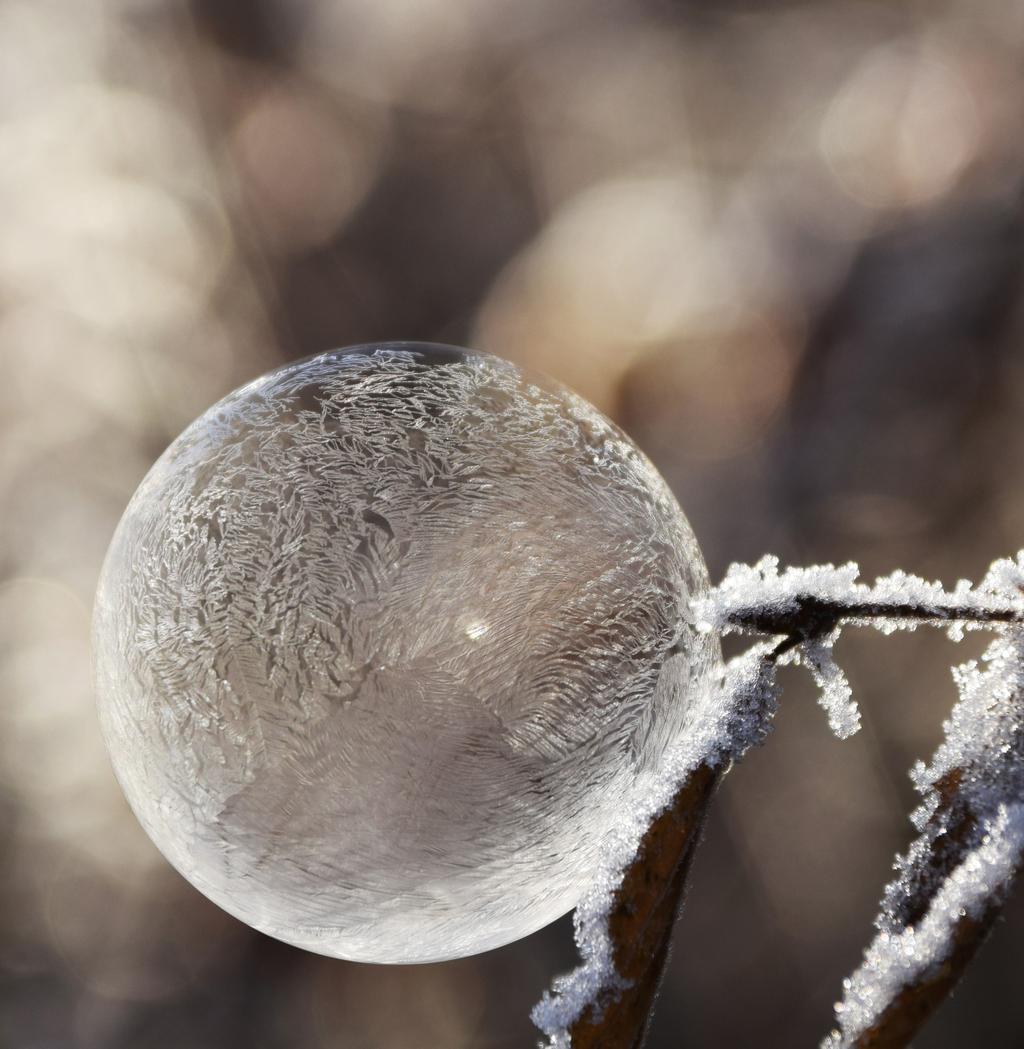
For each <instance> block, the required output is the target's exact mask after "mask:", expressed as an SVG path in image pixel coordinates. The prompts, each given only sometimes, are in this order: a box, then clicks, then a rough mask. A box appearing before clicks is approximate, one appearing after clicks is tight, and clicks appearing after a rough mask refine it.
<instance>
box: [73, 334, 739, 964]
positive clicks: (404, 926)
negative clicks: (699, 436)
mask: <svg viewBox="0 0 1024 1049" xmlns="http://www.w3.org/2000/svg"><path fill="white" fill-rule="evenodd" d="M706 588H707V580H706V572H705V568H704V565H703V562H702V560H701V556H700V553H699V551H698V549H697V546H696V543H695V542H694V539H693V536H692V534H691V532H690V529H689V526H688V525H687V523H686V520H685V518H684V517H683V515H682V513H681V512H680V510H679V507H678V506H677V504H676V502H675V500H674V499H673V497H672V495H671V494H670V493H669V491H668V490H667V488H666V487H665V485H664V483H663V481H662V480H661V478H660V477H659V476H658V474H657V473H656V472H655V470H654V468H653V467H652V466H651V464H650V463H649V462H648V461H647V459H646V458H645V457H644V456H643V455H642V454H641V453H640V452H639V451H638V450H637V449H636V447H635V446H634V445H633V444H632V443H631V442H630V441H629V439H628V438H627V437H625V435H623V434H622V433H621V432H620V431H619V430H618V429H616V428H615V427H614V426H613V425H612V424H611V423H609V422H608V421H607V420H606V419H604V418H603V417H602V416H600V415H599V414H598V413H597V412H596V411H595V410H594V409H593V408H591V407H590V406H589V405H587V404H586V403H585V402H583V401H581V400H580V399H579V398H577V397H575V396H574V395H572V394H570V393H569V392H567V391H565V390H564V389H562V388H560V387H558V386H556V385H555V384H553V383H551V382H549V381H547V380H542V379H538V378H535V377H530V376H526V375H524V374H523V373H522V372H520V371H519V370H518V369H517V368H515V367H514V366H513V365H511V364H508V363H506V362H504V361H501V360H499V359H497V358H494V357H490V356H487V355H483V354H475V353H471V352H468V351H460V350H454V349H451V348H448V347H438V346H428V345H423V344H418V343H389V344H382V345H377V346H363V347H356V348H354V349H348V350H341V351H338V352H335V353H328V354H324V355H322V356H319V357H315V358H312V359H310V360H307V361H303V362H300V363H298V364H294V365H291V366H289V367H286V368H283V369H281V370H279V371H276V372H274V373H272V374H270V375H268V376H265V377H264V378H262V379H259V380H257V381H256V382H253V383H251V384H250V385H248V386H245V387H243V388H242V389H240V390H237V391H236V392H235V393H233V394H231V395H230V396H229V397H227V398H225V399H224V400H223V401H221V402H220V403H219V404H217V405H216V406H215V407H213V408H211V409H210V411H208V412H207V413H206V414H205V415H204V416H203V417H202V418H200V419H199V420H198V421H197V422H195V423H194V424H193V425H192V426H191V427H189V429H188V430H186V431H185V433H183V434H182V435H181V437H179V438H178V439H177V440H176V441H175V442H174V443H173V444H172V445H171V447H170V448H169V449H168V450H167V452H166V453H165V454H164V455H163V457H162V458H161V459H160V460H159V462H158V463H157V464H156V465H155V466H154V467H153V469H152V471H151V472H150V474H149V476H148V477H147V478H146V479H145V481H144V482H143V484H142V485H141V487H140V488H139V490H138V492H137V493H136V494H135V497H134V498H133V499H132V502H131V504H130V505H129V507H128V509H127V511H126V512H125V515H124V518H123V520H122V521H121V524H120V526H119V527H118V530H117V533H116V535H115V537H114V540H113V543H112V545H111V549H110V552H109V554H108V557H107V561H106V564H105V567H104V570H103V576H102V580H101V584H100V589H99V592H98V596H97V603H96V612H95V621H94V645H95V657H96V672H97V691H98V695H99V703H100V714H101V720H102V724H103V730H104V734H105V737H106V740H107V745H108V747H109V750H110V754H111V757H112V759H113V763H114V767H115V769H116V772H117V775H118V778H119V779H120V781H121V784H122V786H123V788H124V790H125V793H126V794H127V796H128V799H129V801H130V802H131V805H132V807H133V808H134V810H135V812H136V814H137V815H138V818H139V820H140V821H141V823H142V825H143V826H144V827H145V829H146V831H147V832H148V833H149V835H150V836H151V837H152V838H153V840H154V841H155V842H156V844H157V845H158V846H159V848H160V849H161V850H162V851H163V852H164V854H165V855H166V856H167V858H168V859H169V860H170V861H171V862H172V863H173V864H174V865H175V866H176V867H177V868H178V870H180V871H181V872H182V874H184V875H185V877H187V878H188V879H189V880H190V881H191V882H192V883H193V884H194V885H195V886H196V887H197V888H199V889H200V890H201V891H202V892H204V893H206V895H208V896H209V897H210V898H211V899H213V900H214V901H215V902H217V903H218V904H220V905H221V906H222V907H223V908H225V909H226V910H228V911H230V912H231V913H232V914H235V915H236V916H237V917H239V918H241V919H242V920H243V921H245V922H248V923H249V924H250V925H252V926H254V927H255V928H257V929H261V930H263V931H264V932H266V933H269V934H270V935H272V936H276V937H278V938H279V939H282V940H285V941H287V942H289V943H293V944H297V945H299V946H302V947H305V948H308V949H309V950H313V951H318V952H320V953H323V954H329V955H334V956H337V957H342V958H351V959H356V960H360V961H376V962H421V961H433V960H440V959H444V958H451V957H457V956H460V955H465V954H471V953H473V952H476V951H482V950H486V949H488V948H491V947H497V946H499V945H501V944H504V943H507V942H509V941H511V940H514V939H517V938H519V937H521V936H524V935H526V934H527V933H530V932H532V931H533V930H535V929H537V928H539V927H540V926H542V925H545V924H546V923H548V922H550V921H552V920H553V919H555V918H557V917H558V916H559V915H561V914H563V913H565V912H566V911H567V910H569V909H570V908H572V907H573V906H574V905H575V903H576V902H577V900H578V899H579V897H580V896H581V894H582V892H583V891H584V889H585V888H586V886H587V883H588V878H589V876H590V874H591V871H592V869H593V866H594V862H595V858H596V857H597V855H598V854H599V852H600V850H601V848H602V846H603V844H604V841H605V839H606V838H607V836H608V834H609V832H610V830H611V828H612V827H613V825H614V823H615V819H616V812H617V811H619V810H620V809H621V806H623V805H624V804H626V803H627V802H628V801H629V792H630V790H631V788H632V785H633V782H634V779H635V777H636V773H637V771H638V770H640V769H642V768H644V767H645V766H647V764H648V763H650V762H657V761H658V760H659V756H660V755H661V753H662V751H663V749H664V748H665V746H666V744H667V743H668V742H669V741H670V740H671V739H672V738H673V735H674V733H676V732H677V731H678V729H679V726H680V724H681V722H682V720H683V713H684V711H685V707H686V703H687V697H688V694H692V690H693V689H695V688H697V687H700V684H701V682H702V681H703V679H704V677H705V675H707V673H708V672H709V671H710V669H711V668H712V667H714V666H716V665H717V660H718V649H717V642H716V641H715V640H714V639H713V638H712V637H708V636H704V635H698V634H697V633H696V632H695V630H694V629H693V626H692V623H691V622H690V621H689V612H688V602H689V600H690V598H691V597H694V596H699V595H701V594H703V593H704V592H705V591H706Z"/></svg>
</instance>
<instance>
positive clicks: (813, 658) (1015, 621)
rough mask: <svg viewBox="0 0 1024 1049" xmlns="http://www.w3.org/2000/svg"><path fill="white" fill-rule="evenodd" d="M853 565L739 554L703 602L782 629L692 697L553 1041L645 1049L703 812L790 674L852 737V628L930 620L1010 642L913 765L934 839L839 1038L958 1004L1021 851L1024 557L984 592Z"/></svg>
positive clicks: (566, 991) (598, 884)
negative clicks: (870, 575) (844, 659)
mask: <svg viewBox="0 0 1024 1049" xmlns="http://www.w3.org/2000/svg"><path fill="white" fill-rule="evenodd" d="M857 576H858V570H857V567H856V566H855V565H852V564H850V565H844V566H841V567H839V568H836V567H833V566H831V565H826V566H822V567H815V568H805V569H793V568H791V569H788V570H786V571H785V572H779V569H778V561H777V559H775V558H771V557H766V558H764V559H762V560H761V561H760V562H759V563H758V564H756V565H754V566H745V565H733V566H732V567H731V568H730V570H729V572H728V573H727V575H726V577H725V579H724V580H723V582H722V584H721V585H720V586H719V587H718V588H717V589H716V590H714V591H712V593H711V594H710V595H709V597H708V598H707V599H705V600H704V601H702V602H700V603H699V604H698V605H697V606H696V607H695V609H694V612H695V616H696V621H697V625H698V627H699V628H700V629H702V630H706V631H716V632H718V633H720V634H728V633H736V632H739V633H747V634H757V635H762V636H766V637H768V638H771V639H772V640H764V641H760V642H758V643H757V644H755V645H754V646H753V647H752V648H751V649H750V650H749V651H748V652H746V653H744V654H743V655H741V656H739V657H737V658H736V659H734V660H733V661H732V662H731V663H730V664H729V665H728V667H727V668H726V671H725V672H724V675H723V678H722V680H721V681H720V682H718V683H717V684H716V686H715V687H713V688H710V689H708V690H707V692H706V693H705V694H704V695H702V696H699V697H694V698H693V700H692V702H691V708H690V710H689V711H688V716H687V723H686V727H685V729H684V731H683V733H682V734H681V736H680V740H679V742H678V743H677V744H676V746H675V749H674V750H673V751H672V752H671V754H670V755H669V759H668V760H667V761H666V764H665V766H664V767H663V768H662V769H660V770H658V771H657V772H655V773H651V774H650V775H649V778H648V780H647V781H646V782H644V783H642V784H641V785H640V791H639V800H638V801H637V802H636V803H635V804H633V805H631V806H629V807H628V811H627V812H626V814H625V815H624V821H623V826H622V828H621V831H620V834H619V835H618V837H617V838H616V840H615V841H614V843H613V844H612V846H611V848H610V849H609V850H608V852H607V854H606V857H605V862H604V863H603V865H602V868H601V870H600V871H599V872H598V876H597V878H596V879H595V884H594V887H593V888H592V890H591V891H590V893H589V894H588V896H587V897H586V899H585V900H584V901H583V902H582V903H581V905H580V906H579V907H578V908H577V911H576V916H575V922H576V940H577V944H578V945H579V948H580V953H581V956H582V963H581V965H580V966H579V967H578V968H577V969H576V970H574V971H573V972H572V973H570V974H569V975H568V976H565V977H560V978H558V979H557V980H556V981H555V983H554V986H553V989H552V991H551V992H550V993H549V994H546V995H545V997H544V999H543V1000H542V1001H541V1003H540V1004H539V1005H538V1006H537V1008H536V1009H535V1010H534V1014H533V1016H534V1020H535V1022H536V1023H537V1025H538V1027H540V1029H541V1030H542V1031H543V1032H544V1033H545V1034H546V1035H547V1036H548V1039H549V1040H548V1041H547V1042H546V1043H545V1044H546V1045H548V1046H552V1047H569V1046H572V1047H574V1049H594V1047H597V1046H601V1047H604V1049H619V1047H622V1049H627V1047H629V1049H634V1047H638V1046H639V1045H640V1044H641V1042H642V1040H643V1035H644V1032H645V1030H646V1027H647V1022H648V1019H649V1015H650V1009H651V1005H652V1004H653V1000H654V997H655V993H656V990H657V986H658V983H659V980H660V975H661V971H662V968H663V966H664V962H665V959H666V957H667V953H668V944H669V938H670V933H671V928H672V924H673V922H674V919H675V916H676V913H677V911H678V908H679V902H680V900H681V898H682V895H683V890H684V882H685V877H686V872H687V870H688V867H689V863H690V860H691V858H692V855H693V850H694V847H695V844H696V841H697V838H698V836H699V831H700V827H701V825H702V822H703V817H704V813H705V811H706V808H707V805H708V802H709V801H710V798H711V796H712V794H713V791H714V787H715V786H716V784H717V782H718V780H719V779H720V777H721V774H722V773H723V772H724V771H726V770H727V768H728V767H729V765H730V764H731V763H732V762H733V761H735V760H737V759H738V758H739V757H741V756H742V755H743V754H744V753H745V752H746V750H747V749H749V747H751V746H752V745H754V744H755V743H758V742H760V741H761V740H762V739H763V738H764V736H765V734H766V733H767V731H768V728H769V725H770V721H771V717H772V715H773V714H774V712H775V709H776V705H777V702H778V695H779V689H778V686H777V684H776V668H777V666H778V665H780V664H783V663H800V664H804V665H806V666H807V667H808V668H809V669H810V671H811V673H812V675H813V676H814V678H815V681H816V683H817V684H818V686H819V688H820V690H821V693H822V697H821V702H822V705H823V706H824V707H825V709H826V711H827V713H828V716H829V721H830V724H831V726H832V728H833V730H834V731H835V732H836V733H837V735H839V736H841V737H845V736H848V735H850V734H851V733H852V732H854V731H856V729H857V727H858V725H859V713H858V711H857V707H856V705H855V703H854V702H853V700H852V695H851V691H850V686H849V684H848V682H847V680H846V677H845V675H844V674H843V672H842V670H841V669H840V668H839V667H838V665H837V664H836V663H835V661H834V659H833V657H832V646H833V644H834V642H835V640H836V639H837V637H838V636H839V632H840V630H841V629H842V627H843V626H845V625H866V626H874V627H876V628H878V629H880V630H882V631H883V632H885V633H890V632H892V631H894V630H898V629H909V630H912V629H914V628H916V627H917V626H918V625H920V624H921V623H922V622H925V623H930V624H933V625H941V626H945V627H946V628H947V629H948V630H949V633H950V636H951V637H953V638H954V639H955V640H959V638H960V637H962V636H963V632H964V631H965V630H969V629H981V628H988V629H995V630H997V631H999V632H1000V634H1001V636H1000V637H999V639H998V640H997V641H996V642H995V643H994V644H993V646H992V647H991V648H990V649H989V652H988V653H987V654H986V657H985V660H986V667H985V669H984V670H979V668H978V667H977V666H976V665H975V664H967V665H966V666H965V667H962V668H960V670H959V671H957V672H956V673H957V683H958V685H959V687H960V690H961V696H962V698H961V701H960V703H959V704H958V705H957V707H956V708H955V710H954V713H953V717H952V719H951V720H950V721H949V722H948V723H947V725H946V730H947V739H946V742H945V743H944V744H943V746H942V747H941V748H940V749H939V751H938V753H937V754H936V755H935V758H934V759H933V761H932V763H931V765H929V766H927V767H925V766H924V765H919V766H918V768H917V769H915V772H914V776H915V780H916V782H917V785H918V787H919V789H920V790H921V791H922V793H923V795H924V804H923V805H922V806H921V807H920V808H919V809H918V811H917V812H916V813H915V814H914V821H915V824H916V825H917V828H918V830H919V831H920V832H921V837H920V838H919V839H918V840H917V842H915V843H914V845H913V846H912V847H911V849H910V851H909V852H908V853H907V855H906V856H905V857H903V858H901V859H899V860H898V861H897V871H898V877H897V879H896V881H894V882H893V883H892V885H890V886H889V888H888V889H887V890H886V896H885V900H884V901H883V909H882V913H881V915H880V917H879V919H878V921H877V923H876V924H877V926H878V935H877V936H876V938H875V940H874V942H873V943H872V944H871V946H870V947H869V948H868V951H867V952H866V954H865V960H864V963H863V965H862V966H861V968H860V969H858V970H857V972H856V973H855V974H854V975H853V977H851V979H850V980H848V981H846V983H845V997H844V1000H843V1002H842V1003H840V1004H839V1005H837V1021H838V1024H839V1026H838V1028H837V1030H836V1031H834V1032H833V1033H832V1034H831V1035H830V1036H829V1038H828V1039H826V1041H825V1042H824V1043H823V1046H824V1047H825V1049H852V1047H866V1046H874V1047H892V1049H895V1047H898V1046H905V1045H906V1044H907V1042H908V1040H909V1038H910V1037H911V1035H912V1034H913V1032H914V1031H915V1030H917V1028H918V1027H919V1026H920V1024H921V1023H923V1021H924V1019H926V1018H927V1016H928V1015H929V1014H930V1013H931V1011H932V1010H933V1009H934V1008H935V1007H936V1006H937V1005H938V1004H939V1003H940V1002H941V1001H942V1000H943V998H944V997H945V995H946V994H947V993H948V991H949V990H950V988H951V987H952V986H953V984H954V983H955V982H956V979H957V978H958V977H959V975H960V973H961V972H962V970H963V968H964V967H965V966H966V964H967V962H968V961H969V960H970V958H971V956H972V955H973V953H974V951H975V950H976V948H977V946H978V945H979V944H980V943H981V941H982V939H983V938H984V935H985V933H986V932H987V930H988V928H989V927H990V925H991V923H992V921H993V920H994V918H995V916H996V915H997V913H998V911H999V908H1000V906H1001V904H1002V901H1003V899H1004V897H1005V895H1006V892H1007V891H1008V888H1009V885H1010V883H1011V882H1012V880H1013V876H1014V874H1015V873H1016V871H1017V869H1018V868H1019V866H1020V863H1021V853H1022V850H1024V671H1022V669H1021V668H1022V666H1024V658H1022V657H1024V640H1022V639H1024V555H1018V558H1017V560H1016V561H999V562H997V563H996V564H995V565H993V567H992V569H991V570H990V572H989V573H988V575H987V576H986V578H985V579H984V580H983V582H982V583H981V584H979V585H978V586H977V587H973V586H971V584H969V583H967V582H960V583H958V584H957V586H956V587H955V588H954V589H952V590H946V589H944V588H943V587H942V586H941V585H940V584H938V583H928V582H925V581H924V580H922V579H918V578H916V577H914V576H910V575H907V574H906V573H903V572H896V573H894V574H893V575H891V576H888V577H886V578H885V579H880V580H878V581H877V582H876V583H875V584H873V585H870V586H869V585H867V584H864V583H861V582H859V581H858V579H857Z"/></svg>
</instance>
